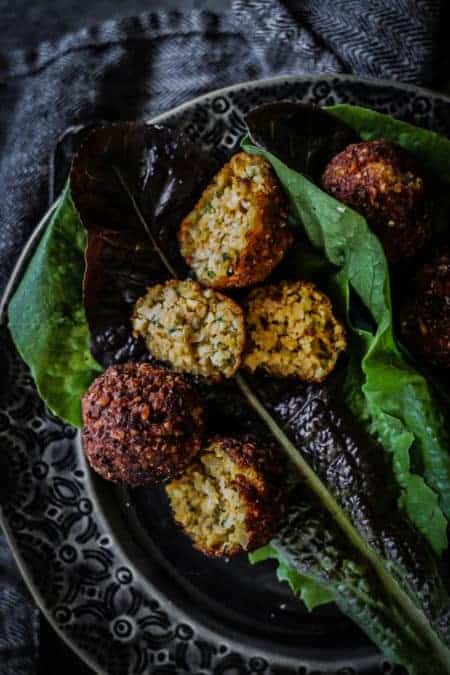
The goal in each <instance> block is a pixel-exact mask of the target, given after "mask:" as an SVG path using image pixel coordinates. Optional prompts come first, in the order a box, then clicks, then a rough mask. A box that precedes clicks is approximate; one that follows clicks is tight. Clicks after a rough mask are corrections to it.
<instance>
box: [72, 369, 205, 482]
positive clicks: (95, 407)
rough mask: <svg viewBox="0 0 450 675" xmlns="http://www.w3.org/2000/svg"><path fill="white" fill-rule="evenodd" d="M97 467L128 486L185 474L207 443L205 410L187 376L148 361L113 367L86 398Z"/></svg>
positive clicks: (88, 448)
mask: <svg viewBox="0 0 450 675" xmlns="http://www.w3.org/2000/svg"><path fill="white" fill-rule="evenodd" d="M82 412H83V424H84V426H83V431H82V440H83V447H84V451H85V453H86V456H87V458H88V460H89V463H90V465H91V466H92V468H93V469H94V470H95V471H96V472H97V473H99V474H100V475H101V476H102V477H103V478H105V479H106V480H111V481H115V482H117V483H126V484H128V485H142V484H144V483H162V482H165V481H167V480H170V479H171V478H173V477H174V476H178V475H180V474H181V473H182V472H183V471H184V470H185V468H186V467H187V466H188V464H189V463H190V462H191V460H192V458H193V457H194V456H195V455H196V454H197V452H198V451H199V450H200V448H201V445H202V437H203V431H204V427H205V411H204V408H203V405H202V403H201V401H200V398H199V396H198V394H197V393H196V391H195V390H194V389H193V388H192V387H191V385H190V384H189V383H188V382H187V381H186V379H185V378H184V377H183V375H180V374H177V373H171V372H169V371H167V370H165V369H163V368H154V367H152V366H151V365H150V364H148V363H124V364H121V365H118V366H111V367H110V368H108V369H107V370H105V372H104V373H103V374H102V375H100V376H99V377H97V379H96V380H94V382H93V383H92V384H91V386H90V387H89V389H88V391H87V392H86V394H85V395H84V396H83V399H82Z"/></svg>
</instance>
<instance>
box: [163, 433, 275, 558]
mask: <svg viewBox="0 0 450 675" xmlns="http://www.w3.org/2000/svg"><path fill="white" fill-rule="evenodd" d="M284 469H285V464H284V460H283V458H282V457H281V456H280V455H279V454H278V452H277V451H276V449H275V446H272V445H268V444H267V445H265V444H264V445H263V444H261V443H258V442H256V441H255V440H254V439H253V438H251V437H248V436H247V437H243V438H234V437H215V438H213V439H212V441H211V442H210V444H209V445H208V446H207V447H206V448H204V450H202V451H201V452H200V453H199V454H198V455H197V457H196V458H195V460H194V462H193V463H192V464H191V465H190V466H189V468H188V469H187V471H186V472H185V474H184V475H183V476H182V477H181V478H179V479H177V480H175V481H172V482H171V483H169V484H168V485H167V486H166V492H167V494H168V496H169V499H170V503H171V507H172V512H173V515H174V519H175V521H176V522H177V524H178V525H179V526H180V527H181V528H182V529H183V531H184V532H185V533H186V534H187V535H188V536H189V537H190V538H191V540H192V542H193V545H194V546H195V548H197V549H198V550H199V551H201V552H202V553H204V554H205V555H208V556H210V557H231V556H234V555H238V554H239V553H243V552H244V551H247V552H248V551H252V550H254V549H256V548H258V547H259V546H263V545H264V544H266V543H267V542H268V541H270V539H271V538H272V537H273V536H274V534H275V533H276V531H277V528H278V526H279V524H280V522H281V519H282V518H283V516H284V514H285V512H286V506H287V489H286V486H285V485H284V483H283V475H284Z"/></svg>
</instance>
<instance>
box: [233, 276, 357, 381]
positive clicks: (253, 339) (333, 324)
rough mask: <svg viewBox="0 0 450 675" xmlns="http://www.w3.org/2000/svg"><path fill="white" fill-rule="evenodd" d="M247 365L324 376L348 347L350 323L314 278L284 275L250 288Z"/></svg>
mask: <svg viewBox="0 0 450 675" xmlns="http://www.w3.org/2000/svg"><path fill="white" fill-rule="evenodd" d="M246 309H247V315H246V316H247V336H248V339H247V347H246V352H245V355H244V367H245V368H246V369H247V370H249V371H250V372H255V371H257V370H263V371H265V372H266V373H268V374H269V375H273V376H275V377H297V378H299V379H301V380H303V381H304V382H322V381H323V380H324V379H325V378H326V377H327V376H328V375H329V374H330V373H331V371H332V370H333V368H334V367H335V365H336V362H337V359H338V357H339V354H340V353H341V352H343V351H344V350H345V348H346V336H345V328H344V326H343V325H342V324H341V323H340V322H339V321H338V320H337V319H336V318H335V316H334V314H333V308H332V305H331V302H330V299H329V298H328V297H327V296H326V295H325V294H324V293H322V292H321V291H320V290H319V289H318V288H317V287H316V286H315V285H314V284H313V283H311V282H307V281H281V282H279V283H277V284H271V285H267V286H261V287H259V288H255V289H253V290H252V291H250V293H249V294H248V297H247V302H246Z"/></svg>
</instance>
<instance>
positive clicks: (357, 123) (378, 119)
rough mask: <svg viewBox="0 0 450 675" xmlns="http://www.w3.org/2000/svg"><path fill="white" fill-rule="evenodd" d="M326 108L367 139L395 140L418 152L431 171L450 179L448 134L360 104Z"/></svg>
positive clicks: (416, 153) (446, 179)
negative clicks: (446, 136) (424, 127)
mask: <svg viewBox="0 0 450 675" xmlns="http://www.w3.org/2000/svg"><path fill="white" fill-rule="evenodd" d="M325 109H326V110H327V111H328V112H329V113H331V114H332V115H334V116H335V117H337V118H338V119H340V120H341V121H342V122H345V123H346V124H348V126H350V127H352V129H354V130H355V131H357V132H358V134H359V135H360V136H361V138H362V139H363V140H365V141H373V140H377V139H380V138H386V139H388V140H390V141H394V142H395V143H398V144H399V145H401V146H402V147H403V148H405V150H409V151H410V152H412V153H413V154H414V155H416V157H417V158H418V159H419V160H420V162H421V163H422V164H423V166H424V167H426V168H427V169H428V170H429V171H432V172H433V173H435V174H436V175H438V176H439V177H440V178H441V179H442V180H445V181H447V182H450V140H449V139H448V138H445V136H442V135H441V134H437V133H436V132H434V131H428V130H427V129H422V128H421V127H416V126H414V125H413V124H408V123H407V122H403V121H402V120H399V119H396V118H395V117H391V116H390V115H384V114H383V113H379V112H376V111H375V110H369V109H368V108H361V107H359V106H356V105H348V104H339V105H333V106H329V107H327V108H325Z"/></svg>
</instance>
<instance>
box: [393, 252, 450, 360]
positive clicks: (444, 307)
mask: <svg viewBox="0 0 450 675" xmlns="http://www.w3.org/2000/svg"><path fill="white" fill-rule="evenodd" d="M401 331H402V334H403V337H404V339H405V343H406V345H407V346H408V347H409V349H411V351H412V352H414V353H415V354H416V355H417V356H419V357H421V358H423V360H424V361H426V362H427V363H429V364H431V365H435V366H440V367H443V368H450V249H448V248H445V249H444V250H442V251H440V252H438V253H437V254H436V255H435V257H434V259H433V260H432V261H431V262H430V263H428V264H426V265H424V266H423V268H422V270H421V271H420V273H419V274H418V276H417V281H416V287H415V293H414V296H413V297H412V298H411V299H410V300H408V301H407V303H406V305H405V307H404V309H403V312H402V319H401Z"/></svg>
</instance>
